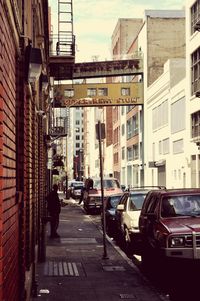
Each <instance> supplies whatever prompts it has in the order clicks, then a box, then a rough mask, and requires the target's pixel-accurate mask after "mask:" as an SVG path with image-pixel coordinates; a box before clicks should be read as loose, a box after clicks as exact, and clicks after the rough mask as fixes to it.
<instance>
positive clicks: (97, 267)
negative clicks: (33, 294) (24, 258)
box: [32, 199, 165, 301]
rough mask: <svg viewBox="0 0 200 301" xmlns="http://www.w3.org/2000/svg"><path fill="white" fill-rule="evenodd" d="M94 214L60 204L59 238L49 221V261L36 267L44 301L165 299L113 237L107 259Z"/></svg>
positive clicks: (154, 300)
mask: <svg viewBox="0 0 200 301" xmlns="http://www.w3.org/2000/svg"><path fill="white" fill-rule="evenodd" d="M97 218H99V217H97ZM94 219H95V217H94V218H93V217H92V218H91V217H90V216H89V215H86V214H85V212H84V211H83V209H82V207H81V206H79V205H78V203H77V202H76V201H73V200H72V199H70V200H69V201H67V205H66V206H65V207H62V211H61V216H60V226H59V234H60V236H61V237H60V238H59V239H54V240H52V239H50V238H49V225H48V224H47V233H46V240H47V241H46V261H45V262H43V263H39V264H38V265H37V272H36V273H37V281H38V296H39V298H40V300H56V301H61V300H62V301H65V300H70V301H73V300H74V301H77V300H78V299H80V300H86V301H89V300H90V301H93V300H99V301H112V300H113V301H115V300H122V299H129V300H140V301H147V300H148V301H151V300H152V301H159V300H165V299H164V297H162V296H159V294H158V293H157V292H156V291H155V289H154V288H153V287H151V286H150V284H149V283H148V282H147V281H146V280H145V278H144V277H143V276H142V274H141V273H140V272H139V270H138V268H137V267H136V266H135V265H134V264H133V263H132V261H131V260H130V259H128V257H126V255H125V254H124V253H123V252H122V251H120V249H119V248H118V247H116V246H115V245H114V244H113V243H112V242H111V240H107V242H106V247H107V254H108V259H104V258H103V257H104V256H103V255H104V254H103V240H102V233H101V231H100V229H99V227H98V225H97V224H96V223H95V222H94ZM36 299H37V298H33V299H32V300H36Z"/></svg>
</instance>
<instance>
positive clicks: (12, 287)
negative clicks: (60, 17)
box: [0, 0, 49, 301]
mask: <svg viewBox="0 0 200 301" xmlns="http://www.w3.org/2000/svg"><path fill="white" fill-rule="evenodd" d="M48 32H49V22H48V1H47V0H29V1H24V0H18V1H17V0H12V1H11V0H6V1H3V0H1V1H0V300H5V301H10V300H13V301H15V300H20V301H22V300H28V298H29V296H30V294H31V291H32V293H33V294H34V289H35V288H36V283H35V265H34V263H35V261H36V260H38V259H41V258H42V256H43V246H42V241H41V239H42V235H41V234H42V231H43V227H42V222H41V221H42V218H41V217H42V216H43V213H44V210H45V206H44V204H45V202H44V200H45V195H46V143H45V133H46V124H45V119H44V118H43V117H42V116H41V115H39V114H38V112H39V111H40V110H44V111H45V110H46V105H47V94H46V93H47V92H46V91H44V90H43V89H42V75H40V74H36V73H35V74H31V73H30V72H29V71H33V68H32V67H33V63H35V58H36V57H37V60H38V62H39V64H40V65H41V66H40V67H41V72H42V73H43V75H44V74H47V75H48V43H49V42H48V41H49V39H48V38H45V37H48ZM34 49H37V50H36V52H35V54H34V51H33V50H34ZM31 64H32V65H31ZM42 73H41V74H42ZM38 75H40V76H38ZM36 250H37V251H38V252H36ZM36 254H38V255H37V256H36Z"/></svg>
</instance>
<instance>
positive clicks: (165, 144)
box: [163, 138, 169, 155]
mask: <svg viewBox="0 0 200 301" xmlns="http://www.w3.org/2000/svg"><path fill="white" fill-rule="evenodd" d="M166 154H169V138H166V139H164V140H163V155H166Z"/></svg>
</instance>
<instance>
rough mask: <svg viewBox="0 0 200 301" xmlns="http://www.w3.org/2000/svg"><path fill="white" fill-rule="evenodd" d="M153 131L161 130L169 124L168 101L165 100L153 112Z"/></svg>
mask: <svg viewBox="0 0 200 301" xmlns="http://www.w3.org/2000/svg"><path fill="white" fill-rule="evenodd" d="M152 120H153V122H152V127H153V131H155V130H158V129H160V128H161V127H164V126H165V125H167V124H168V101H167V100H165V101H164V102H163V103H161V104H160V105H159V106H157V107H155V108H154V109H153V110H152Z"/></svg>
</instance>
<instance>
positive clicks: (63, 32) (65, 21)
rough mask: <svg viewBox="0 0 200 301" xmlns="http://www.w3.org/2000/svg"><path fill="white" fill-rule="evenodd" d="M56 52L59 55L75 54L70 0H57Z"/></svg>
mask: <svg viewBox="0 0 200 301" xmlns="http://www.w3.org/2000/svg"><path fill="white" fill-rule="evenodd" d="M56 52H57V55H60V56H74V55H75V38H74V35H73V7H72V0H71V1H69V0H58V41H57V44H56Z"/></svg>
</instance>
